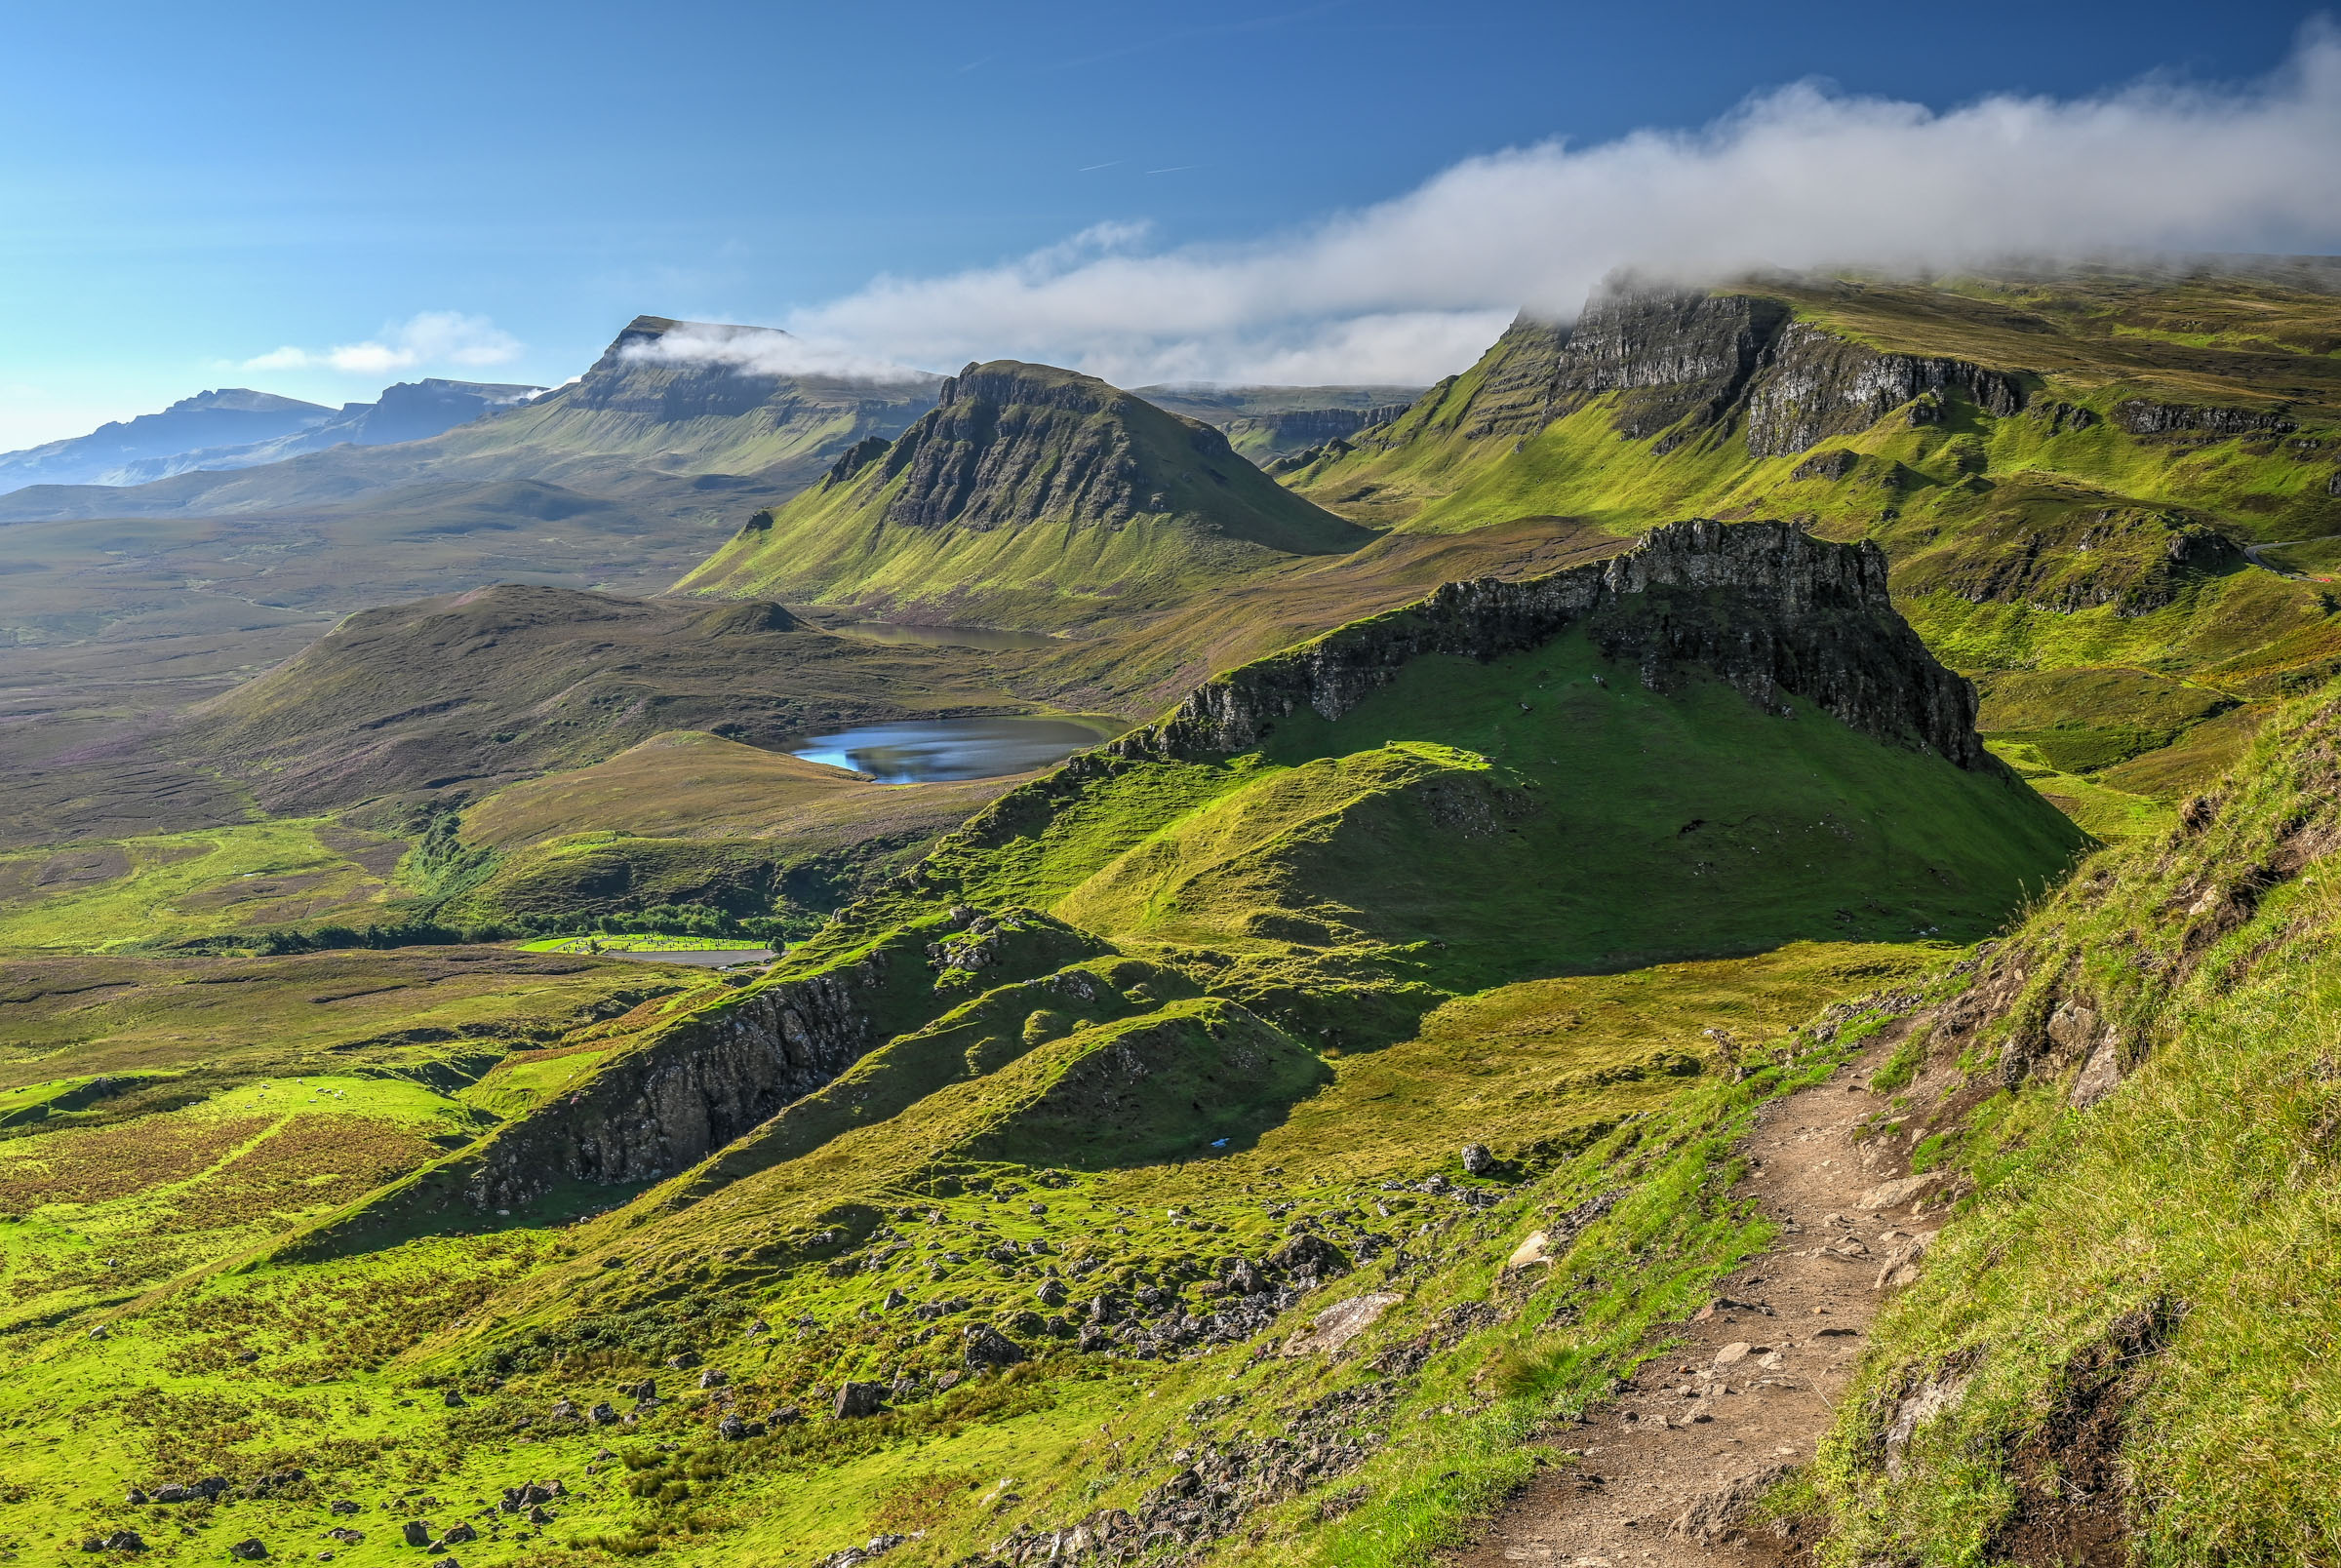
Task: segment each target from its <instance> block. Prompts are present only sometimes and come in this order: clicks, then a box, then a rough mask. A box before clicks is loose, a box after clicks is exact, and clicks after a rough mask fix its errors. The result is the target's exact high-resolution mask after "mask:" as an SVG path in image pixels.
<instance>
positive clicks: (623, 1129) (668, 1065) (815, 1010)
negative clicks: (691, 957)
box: [464, 954, 887, 1208]
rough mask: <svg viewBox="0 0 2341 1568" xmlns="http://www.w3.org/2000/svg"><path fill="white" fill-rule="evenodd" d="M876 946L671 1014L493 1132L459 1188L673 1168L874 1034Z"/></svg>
mask: <svg viewBox="0 0 2341 1568" xmlns="http://www.w3.org/2000/svg"><path fill="white" fill-rule="evenodd" d="M886 966H887V958H886V956H885V955H883V954H879V955H874V956H873V957H872V958H871V959H869V960H864V961H863V962H861V963H859V964H855V965H853V966H851V967H849V968H845V969H841V970H838V971H834V972H831V973H828V974H821V975H814V976H813V977H811V978H808V979H804V980H792V981H785V982H782V983H780V984H777V985H773V986H769V987H764V988H760V989H758V990H756V991H754V992H751V993H749V994H747V995H745V996H743V997H741V998H739V999H738V1000H736V1001H733V1002H730V1003H727V1004H725V1005H723V1006H720V1007H715V1008H710V1009H709V1010H707V1011H705V1012H702V1013H696V1014H694V1015H692V1016H691V1017H688V1018H686V1019H683V1020H681V1021H680V1022H678V1023H676V1024H674V1025H672V1026H670V1027H669V1028H668V1029H667V1030H665V1031H664V1032H662V1033H661V1034H660V1035H659V1036H658V1037H657V1038H655V1039H653V1040H651V1041H649V1042H647V1043H646V1044H644V1045H643V1046H641V1047H639V1048H638V1049H636V1050H635V1051H633V1052H631V1053H630V1054H628V1055H627V1056H625V1057H624V1058H622V1059H620V1060H619V1061H616V1062H614V1063H612V1064H610V1065H609V1066H608V1067H605V1068H604V1069H603V1070H602V1071H600V1072H599V1073H597V1074H596V1075H595V1076H594V1077H593V1078H592V1080H591V1081H590V1082H588V1083H587V1085H586V1086H585V1087H584V1088H582V1089H580V1090H578V1091H576V1092H575V1094H571V1095H566V1096H564V1097H562V1098H560V1099H558V1100H555V1101H553V1102H551V1103H549V1104H548V1105H546V1106H544V1107H543V1108H541V1109H539V1110H538V1111H537V1112H536V1114H534V1115H532V1116H530V1117H524V1118H523V1119H521V1120H519V1121H517V1122H514V1123H513V1124H511V1125H510V1126H508V1127H506V1128H504V1129H502V1131H500V1132H499V1133H498V1134H497V1135H496V1137H495V1138H493V1139H491V1140H490V1141H489V1142H488V1143H487V1144H486V1145H485V1146H484V1147H483V1148H482V1149H481V1150H480V1151H479V1152H478V1155H477V1156H476V1158H477V1164H476V1165H475V1166H474V1167H473V1174H472V1175H471V1177H470V1180H469V1181H468V1182H467V1183H466V1185H465V1188H464V1196H465V1197H466V1198H467V1200H468V1201H470V1202H471V1203H472V1204H473V1205H474V1206H475V1207H479V1208H511V1207H515V1206H518V1205H521V1204H525V1203H528V1202H530V1201H532V1200H534V1199H536V1198H537V1197H539V1196H543V1194H545V1193H546V1192H547V1191H549V1190H550V1189H551V1188H552V1187H553V1186H555V1185H556V1184H558V1183H560V1182H564V1181H575V1182H597V1183H604V1184H613V1183H633V1182H644V1181H652V1180H655V1179H656V1178H658V1177H661V1176H671V1175H673V1174H674V1173H675V1172H677V1171H679V1170H682V1169H684V1168H686V1167H687V1166H690V1165H693V1164H695V1163H697V1162H698V1161H699V1160H701V1159H703V1158H705V1157H706V1156H708V1155H710V1154H712V1153H714V1152H715V1151H716V1150H718V1149H720V1148H722V1147H723V1146H724V1145H726V1144H728V1143H730V1142H732V1140H734V1138H737V1137H739V1136H740V1135H741V1134H743V1133H745V1132H747V1131H748V1130H749V1129H751V1128H753V1127H755V1126H756V1125H757V1124H758V1123H759V1122H762V1121H764V1120H765V1119H766V1118H768V1117H772V1116H773V1115H774V1114H775V1113H776V1112H778V1111H779V1110H781V1109H782V1108H783V1107H785V1106H787V1105H788V1104H790V1103H791V1102H793V1101H795V1100H799V1099H802V1098H803V1097H804V1096H806V1095H808V1094H811V1093H812V1092H813V1090H815V1089H817V1088H819V1087H820V1086H821V1085H822V1084H824V1083H827V1082H828V1081H829V1080H830V1079H832V1078H836V1077H837V1076H838V1075H839V1074H840V1073H843V1072H844V1071H845V1070H846V1069H847V1068H849V1067H852V1066H853V1064H854V1063H855V1062H856V1061H859V1060H860V1059H861V1057H862V1056H863V1055H864V1054H865V1053H866V1052H867V1051H869V1050H870V1048H871V1047H872V1046H874V1045H876V1044H878V1043H879V1039H878V1037H877V1036H876V1034H875V1031H874V1030H873V1027H872V1025H871V1022H870V1013H869V998H868V997H867V995H866V993H868V992H869V991H872V990H874V989H876V988H877V987H878V986H879V985H880V984H881V983H882V982H883V980H884V978H885V972H886Z"/></svg>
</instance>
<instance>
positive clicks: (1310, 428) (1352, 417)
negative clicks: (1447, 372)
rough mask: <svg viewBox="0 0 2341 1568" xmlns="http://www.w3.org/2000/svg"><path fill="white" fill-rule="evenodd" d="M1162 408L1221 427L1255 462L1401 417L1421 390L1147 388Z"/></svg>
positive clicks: (1142, 393)
mask: <svg viewBox="0 0 2341 1568" xmlns="http://www.w3.org/2000/svg"><path fill="white" fill-rule="evenodd" d="M1136 391H1137V395H1138V396H1139V397H1142V398H1144V399H1145V400H1146V401H1147V402H1149V403H1151V404H1153V405H1154V406H1155V407H1156V408H1158V409H1169V410H1170V412H1172V413H1182V414H1185V415H1186V416H1187V417H1188V418H1190V419H1200V420H1202V421H1203V422H1204V423H1205V424H1208V425H1217V426H1218V427H1219V428H1220V429H1221V430H1223V431H1225V432H1226V433H1227V441H1228V445H1229V446H1231V447H1233V448H1235V449H1236V451H1240V452H1242V453H1243V454H1244V455H1245V456H1247V457H1250V459H1252V461H1254V462H1261V461H1265V460H1266V459H1268V458H1270V457H1281V456H1283V455H1284V454H1285V453H1287V452H1293V451H1301V450H1302V449H1304V448H1308V447H1316V446H1320V445H1322V444H1323V443H1325V442H1328V441H1334V440H1338V439H1339V438H1341V437H1343V436H1347V435H1350V434H1352V433H1354V432H1356V431H1359V430H1363V429H1365V428H1366V427H1367V426H1368V425H1375V424H1382V423H1384V422H1386V421H1388V420H1391V419H1395V418H1397V417H1398V416H1399V415H1400V414H1402V413H1404V412H1407V408H1408V406H1409V404H1411V403H1412V402H1413V401H1414V400H1415V399H1416V398H1418V397H1420V396H1422V393H1423V388H1421V387H1419V386H1210V385H1203V384H1177V385H1163V386H1142V387H1139V388H1137V389H1136Z"/></svg>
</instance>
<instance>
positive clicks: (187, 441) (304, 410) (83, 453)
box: [0, 386, 334, 494]
mask: <svg viewBox="0 0 2341 1568" xmlns="http://www.w3.org/2000/svg"><path fill="white" fill-rule="evenodd" d="M333 418H334V411H333V410H331V409H328V408H326V407H324V406H323V405H321V404H316V403H303V402H301V401H300V400H299V399H298V398H283V397H278V396H277V395H276V394H275V393H273V392H255V391H253V390H252V389H250V388H249V387H240V386H231V387H222V388H221V389H220V390H218V391H217V392H198V393H197V394H195V396H193V397H191V398H182V399H180V400H179V402H177V403H174V404H172V405H171V407H169V408H168V409H165V410H164V411H163V412H160V413H141V414H139V416H138V417H137V418H135V419H122V420H117V421H115V422H113V423H110V424H102V425H99V427H98V428H97V429H96V430H93V431H91V432H90V433H89V434H88V435H86V436H72V437H68V438H67V439H65V440H62V441H52V442H47V443H44V444H43V445H41V446H38V447H27V448H25V449H24V450H23V451H10V452H0V494H5V493H7V492H8V491H10V490H22V489H23V488H24V487H25V486H27V485H112V484H120V483H124V482H125V481H124V480H122V479H121V478H120V477H118V476H120V475H121V474H122V472H123V471H124V470H125V469H126V468H127V467H129V466H130V465H132V464H136V463H142V462H165V463H167V462H170V461H173V460H175V459H177V458H179V457H180V456H182V455H183V454H185V453H187V452H191V451H203V450H206V449H224V448H243V447H249V446H254V445H257V444H258V443H261V442H267V441H274V440H279V439H282V438H284V437H287V436H291V435H294V434H296V433H297V432H299V431H303V430H311V429H314V428H316V427H317V426H319V425H321V424H325V423H327V422H328V421H330V420H332V419H333ZM172 471H173V472H176V470H172ZM144 477H147V478H152V477H154V476H152V475H148V476H144Z"/></svg>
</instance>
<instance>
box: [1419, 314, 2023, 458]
mask: <svg viewBox="0 0 2341 1568" xmlns="http://www.w3.org/2000/svg"><path fill="white" fill-rule="evenodd" d="M1952 391H1956V392H1958V393H1960V394H1962V395H1964V396H1965V397H1967V398H1968V399H1970V400H1971V401H1973V402H1974V403H1976V404H1977V405H1978V406H1980V407H1982V408H1983V409H1985V410H1986V411H1988V412H1993V413H1999V414H2007V413H2013V412H2018V411H2019V410H2020V409H2022V407H2023V405H2024V388H2023V384H2022V382H2021V381H2020V380H2019V379H2018V378H2017V377H2015V376H2013V375H2010V374H2007V373H2005V372H2000V371H1994V370H1989V369H1986V368H1984V367H1982V366H1978V365H1971V364H1968V363H1966V362H1965V361H1963V360H1958V359H1952V358H1943V357H1930V356H1924V355H1914V354H1900V353H1889V352H1886V351H1884V350H1881V349H1877V348H1873V347H1870V346H1869V345H1867V344H1864V343H1858V342H1855V341H1853V340H1851V339H1849V338H1846V337H1843V336H1840V335H1838V334H1836V333H1831V332H1828V331H1826V330H1824V329H1822V328H1820V327H1817V326H1813V325H1811V324H1809V323H1805V322H1799V321H1796V320H1795V319H1793V317H1792V315H1791V312H1790V308H1789V306H1788V304H1787V303H1786V302H1785V301H1782V300H1779V299H1772V298H1767V297H1766V296H1764V295H1762V294H1710V293H1706V292H1704V291H1691V290H1677V289H1665V288H1648V287H1641V286H1634V285H1625V286H1621V287H1618V288H1614V289H1611V290H1608V291H1606V292H1604V293H1602V294H1596V295H1595V296H1594V297H1593V299H1591V300H1590V301H1589V302H1588V303H1587V304H1586V306H1585V310H1584V313H1583V314H1582V315H1580V316H1579V317H1578V318H1577V320H1576V322H1575V323H1574V324H1573V325H1562V324H1559V323H1554V322H1549V321H1544V320H1540V319H1538V318H1536V317H1534V316H1530V315H1528V314H1525V313H1524V314H1523V315H1522V316H1520V317H1519V318H1518V319H1517V320H1515V321H1514V322H1513V324H1512V325H1511V327H1510V328H1509V329H1507V330H1506V331H1505V333H1504V334H1503V336H1502V337H1501V338H1499V339H1498V340H1497V341H1496V344H1495V346H1494V347H1493V348H1491V349H1489V350H1488V354H1487V355H1486V357H1485V358H1483V359H1482V360H1481V362H1480V364H1479V365H1478V366H1477V367H1476V368H1475V369H1474V371H1473V372H1472V373H1471V375H1470V376H1468V377H1464V378H1462V379H1460V380H1455V381H1448V382H1442V383H1441V384H1440V385H1439V386H1436V387H1433V388H1432V389H1431V390H1430V392H1428V393H1427V394H1425V395H1424V397H1423V398H1422V400H1421V401H1420V402H1418V403H1417V404H1416V405H1415V409H1416V410H1418V411H1424V416H1423V418H1422V419H1420V420H1419V421H1417V423H1418V425H1419V426H1420V428H1421V429H1423V430H1447V431H1451V432H1454V433H1457V434H1460V435H1461V436H1463V437H1464V438H1465V439H1467V440H1473V441H1480V440H1489V439H1505V438H1509V439H1513V440H1518V439H1521V438H1525V437H1528V436H1531V435H1534V434H1535V433H1537V432H1538V431H1540V430H1542V429H1544V427H1545V426H1546V425H1548V424H1550V423H1552V422H1553V421H1554V420H1555V419H1560V418H1564V417H1566V416H1567V415H1568V414H1570V413H1573V412H1576V411H1577V410H1578V409H1581V408H1583V407H1584V406H1585V405H1586V404H1587V403H1589V402H1591V401H1592V400H1593V399H1595V398H1597V397H1602V396H1606V395H1615V396H1616V399H1617V402H1616V406H1615V408H1614V410H1613V411H1612V412H1611V415H1610V419H1611V423H1612V425H1613V427H1614V428H1615V429H1616V430H1617V432H1618V434H1620V435H1622V436H1626V437H1628V438H1629V439H1633V440H1642V439H1646V438H1648V437H1652V436H1661V435H1662V434H1663V438H1664V439H1663V440H1662V441H1661V443H1660V449H1661V451H1670V450H1672V449H1673V447H1675V446H1677V445H1680V444H1681V443H1682V442H1683V441H1685V440H1687V439H1689V438H1690V437H1691V436H1694V435H1696V434H1697V433H1699V432H1701V431H1704V430H1708V429H1711V428H1714V427H1716V426H1721V425H1726V424H1728V423H1730V422H1731V421H1733V420H1735V419H1736V420H1741V421H1744V423H1745V426H1746V440H1747V449H1748V452H1749V454H1750V455H1751V456H1757V457H1775V456H1787V455H1793V454H1795V453H1798V452H1802V451H1809V450H1810V449H1811V448H1813V447H1815V446H1817V445H1818V444H1819V443H1821V442H1823V441H1825V440H1827V439H1829V438H1830V437H1832V436H1838V435H1846V434H1850V433H1851V432H1853V431H1856V430H1861V429H1865V428H1867V427H1868V426H1869V425H1871V424H1873V423H1875V422H1876V421H1877V420H1878V419H1879V418H1881V417H1882V416H1884V415H1885V413H1886V412H1889V411H1890V410H1892V409H1894V408H1897V407H1899V406H1901V405H1903V404H1906V403H1911V402H1913V401H1914V400H1919V399H1924V398H1926V397H1927V396H1928V395H1929V394H1932V395H1933V396H1934V397H1935V398H1937V399H1939V398H1940V397H1941V396H1942V395H1943V394H1945V393H1947V392H1952ZM1458 393H1460V396H1458ZM1407 434H1409V432H1405V431H1399V432H1394V433H1393V438H1394V439H1403V438H1404V437H1405V436H1406V435H1407Z"/></svg>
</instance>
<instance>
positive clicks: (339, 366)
mask: <svg viewBox="0 0 2341 1568" xmlns="http://www.w3.org/2000/svg"><path fill="white" fill-rule="evenodd" d="M520 351H521V342H520V339H519V338H517V337H514V336H513V335H512V334H511V333H507V332H505V331H503V330H502V329H501V328H499V327H497V326H496V323H494V322H492V321H490V320H489V319H488V318H487V317H485V316H466V315H464V314H463V313H462V312H460V311H456V310H426V311H423V312H421V313H420V314H418V315H415V316H411V317H409V318H408V319H407V320H406V321H405V322H403V323H398V324H393V325H386V326H384V327H383V329H382V334H381V336H379V337H377V338H370V339H368V340H367V341H365V342H362V343H342V344H338V345H337V346H336V347H333V348H328V349H315V350H312V349H305V348H295V347H292V346H290V345H288V346H286V347H283V348H276V349H271V350H269V351H268V352H267V353H265V354H259V355H256V356H255V357H253V358H251V359H248V360H246V361H245V362H244V369H246V370H248V371H313V370H331V371H340V372H345V373H348V374H352V375H387V374H390V373H392V372H397V371H408V370H414V369H417V367H423V366H428V367H432V368H435V369H463V370H477V369H480V368H482V367H485V366H490V365H504V364H508V363H510V362H511V361H512V360H515V359H518V358H519V357H520Z"/></svg>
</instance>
